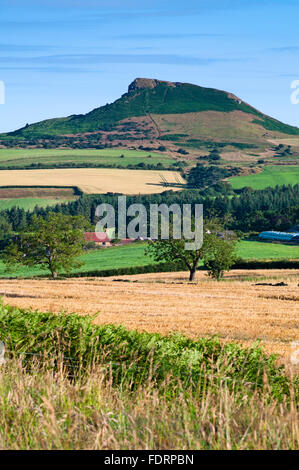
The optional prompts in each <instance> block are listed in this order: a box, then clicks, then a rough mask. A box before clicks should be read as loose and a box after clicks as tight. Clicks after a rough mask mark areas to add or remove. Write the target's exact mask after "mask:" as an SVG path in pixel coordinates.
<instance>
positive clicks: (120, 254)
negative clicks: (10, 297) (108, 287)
mask: <svg viewBox="0 0 299 470" xmlns="http://www.w3.org/2000/svg"><path fill="white" fill-rule="evenodd" d="M145 249H146V243H139V242H137V243H134V244H132V245H126V246H118V247H111V248H100V249H98V250H92V251H88V252H87V253H86V254H84V255H83V256H82V261H84V263H85V264H84V265H83V266H82V267H81V268H80V269H79V270H78V271H80V272H86V273H88V272H90V271H97V270H99V271H105V270H108V269H117V268H127V267H134V266H147V265H150V264H154V263H155V262H154V261H153V260H152V259H151V258H149V257H148V256H146V255H145ZM237 253H238V256H240V257H241V258H243V259H248V260H253V259H256V260H278V259H299V246H298V245H297V246H290V245H282V244H274V243H265V242H255V241H241V242H240V243H239V244H238V247H237ZM41 274H47V272H45V271H42V270H41V269H38V268H28V267H20V268H18V269H17V270H15V271H14V272H13V273H10V274H8V273H6V272H5V267H4V265H3V263H2V262H1V261H0V277H2V278H4V277H32V276H38V275H41Z"/></svg>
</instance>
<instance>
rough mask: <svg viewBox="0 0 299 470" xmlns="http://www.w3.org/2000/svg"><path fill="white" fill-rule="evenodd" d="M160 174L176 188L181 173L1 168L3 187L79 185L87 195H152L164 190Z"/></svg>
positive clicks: (0, 174) (102, 169)
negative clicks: (110, 193) (112, 193)
mask: <svg viewBox="0 0 299 470" xmlns="http://www.w3.org/2000/svg"><path fill="white" fill-rule="evenodd" d="M161 175H163V176H164V177H165V179H166V180H167V181H168V182H169V183H173V184H174V186H173V187H171V189H173V190H180V188H177V187H175V185H176V184H177V178H178V179H179V181H180V182H181V183H184V181H183V180H182V178H181V176H180V174H179V173H178V172H171V171H150V170H125V169H124V170H122V169H121V170H119V169H107V168H82V169H81V168H80V169H76V168H72V169H59V170H1V171H0V186H36V185H39V186H64V187H65V186H77V187H78V188H80V189H81V190H82V191H83V192H84V193H87V194H103V193H107V192H114V193H123V194H153V193H161V192H163V191H165V186H164V185H163V181H162V178H161Z"/></svg>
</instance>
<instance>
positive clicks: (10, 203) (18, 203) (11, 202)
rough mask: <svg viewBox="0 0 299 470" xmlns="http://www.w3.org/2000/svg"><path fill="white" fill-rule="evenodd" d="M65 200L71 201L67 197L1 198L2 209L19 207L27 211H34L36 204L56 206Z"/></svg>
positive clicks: (0, 207) (39, 205)
mask: <svg viewBox="0 0 299 470" xmlns="http://www.w3.org/2000/svg"><path fill="white" fill-rule="evenodd" d="M63 202H69V200H67V199H60V198H57V199H42V198H30V197H28V198H18V199H0V211H3V210H6V209H11V208H12V207H18V208H19V209H24V210H25V211H32V210H33V209H34V208H35V207H36V206H38V207H49V206H55V205H56V204H62V203H63Z"/></svg>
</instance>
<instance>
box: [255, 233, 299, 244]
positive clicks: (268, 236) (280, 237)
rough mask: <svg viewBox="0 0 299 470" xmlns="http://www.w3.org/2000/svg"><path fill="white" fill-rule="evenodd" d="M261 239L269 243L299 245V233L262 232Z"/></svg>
mask: <svg viewBox="0 0 299 470" xmlns="http://www.w3.org/2000/svg"><path fill="white" fill-rule="evenodd" d="M259 238H261V239H262V240H269V241H278V242H289V243H299V233H287V232H273V231H271V232H262V233H260V234H259Z"/></svg>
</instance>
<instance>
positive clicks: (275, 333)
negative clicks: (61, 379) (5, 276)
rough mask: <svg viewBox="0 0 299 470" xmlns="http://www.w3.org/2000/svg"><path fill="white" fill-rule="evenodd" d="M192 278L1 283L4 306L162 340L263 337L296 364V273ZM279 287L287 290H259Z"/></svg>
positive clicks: (168, 276) (237, 273)
mask: <svg viewBox="0 0 299 470" xmlns="http://www.w3.org/2000/svg"><path fill="white" fill-rule="evenodd" d="M253 276H254V277H253ZM186 277H187V274H186V273H161V274H144V275H136V276H121V277H114V278H81V279H70V280H65V281H48V280H0V294H1V295H2V296H4V302H5V303H9V304H11V305H15V306H18V307H25V308H28V307H32V308H33V309H38V310H41V311H52V312H60V311H61V310H62V309H63V310H65V311H67V312H77V313H80V314H82V315H86V314H95V313H96V312H98V316H97V318H96V319H95V323H97V324H107V323H114V324H123V325H125V326H126V327H127V328H130V329H138V330H140V331H148V332H159V333H162V334H167V333H168V332H174V331H179V332H182V333H184V334H186V335H188V336H190V337H193V338H197V337H201V336H211V335H219V337H220V338H221V339H222V340H223V341H231V340H234V341H238V342H241V343H242V344H243V345H245V346H249V345H251V344H253V343H254V342H255V341H256V340H257V339H258V338H260V339H261V344H262V346H263V347H264V349H265V351H266V352H267V353H277V354H280V355H281V356H282V358H283V359H286V360H287V361H289V360H290V357H291V354H292V342H294V341H298V340H299V287H298V282H299V274H298V272H296V271H295V270H279V271H265V270H259V271H232V272H231V273H229V274H227V275H226V281H222V282H216V281H213V280H211V279H209V278H208V277H207V276H206V274H205V273H204V272H200V273H199V274H198V280H197V282H196V283H188V282H187V281H186ZM265 277H267V279H266V280H265ZM246 279H247V280H246ZM128 281H130V282H128ZM280 281H284V282H285V283H287V284H288V285H287V286H265V285H261V286H257V285H255V284H256V283H258V282H261V283H262V282H267V283H274V284H275V283H277V282H280Z"/></svg>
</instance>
